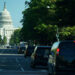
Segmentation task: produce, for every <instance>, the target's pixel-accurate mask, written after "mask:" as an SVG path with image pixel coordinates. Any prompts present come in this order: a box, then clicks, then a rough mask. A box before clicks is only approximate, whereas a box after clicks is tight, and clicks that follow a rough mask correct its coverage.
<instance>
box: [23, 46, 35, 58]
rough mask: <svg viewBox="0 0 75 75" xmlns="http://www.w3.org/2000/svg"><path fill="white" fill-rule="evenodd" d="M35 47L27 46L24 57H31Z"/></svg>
mask: <svg viewBox="0 0 75 75" xmlns="http://www.w3.org/2000/svg"><path fill="white" fill-rule="evenodd" d="M34 48H35V46H28V47H27V49H26V50H25V51H24V56H25V57H27V56H31V54H32V53H33V51H34Z"/></svg>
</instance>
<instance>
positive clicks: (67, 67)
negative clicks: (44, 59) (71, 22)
mask: <svg viewBox="0 0 75 75" xmlns="http://www.w3.org/2000/svg"><path fill="white" fill-rule="evenodd" d="M48 71H49V74H50V75H58V74H59V75H61V74H62V73H63V75H65V74H67V73H68V74H69V73H70V75H72V73H74V74H73V75H75V41H59V42H55V43H54V44H53V46H52V48H51V54H50V55H49V60H48Z"/></svg>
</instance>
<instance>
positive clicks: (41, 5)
mask: <svg viewBox="0 0 75 75" xmlns="http://www.w3.org/2000/svg"><path fill="white" fill-rule="evenodd" d="M54 2H55V0H51V1H50V0H31V1H30V2H28V1H26V2H25V5H27V6H28V8H25V10H24V11H23V19H22V21H21V22H22V24H23V27H22V30H21V31H22V35H23V39H24V40H25V41H26V40H35V39H36V36H37V34H36V33H37V32H36V30H35V29H34V28H35V27H36V26H38V25H41V24H45V25H49V24H52V25H55V23H56V22H55V21H56V20H55V4H54Z"/></svg>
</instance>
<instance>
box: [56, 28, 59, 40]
mask: <svg viewBox="0 0 75 75" xmlns="http://www.w3.org/2000/svg"><path fill="white" fill-rule="evenodd" d="M56 38H57V41H59V31H58V27H57V33H56Z"/></svg>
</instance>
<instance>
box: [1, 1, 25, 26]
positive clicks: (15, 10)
mask: <svg viewBox="0 0 75 75" xmlns="http://www.w3.org/2000/svg"><path fill="white" fill-rule="evenodd" d="M4 2H6V6H7V10H8V11H9V12H10V15H11V17H12V20H13V25H14V26H15V27H22V24H21V23H20V20H21V19H22V16H23V15H22V11H23V10H24V8H25V6H24V5H25V4H24V3H25V0H0V12H1V11H3V7H4Z"/></svg>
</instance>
